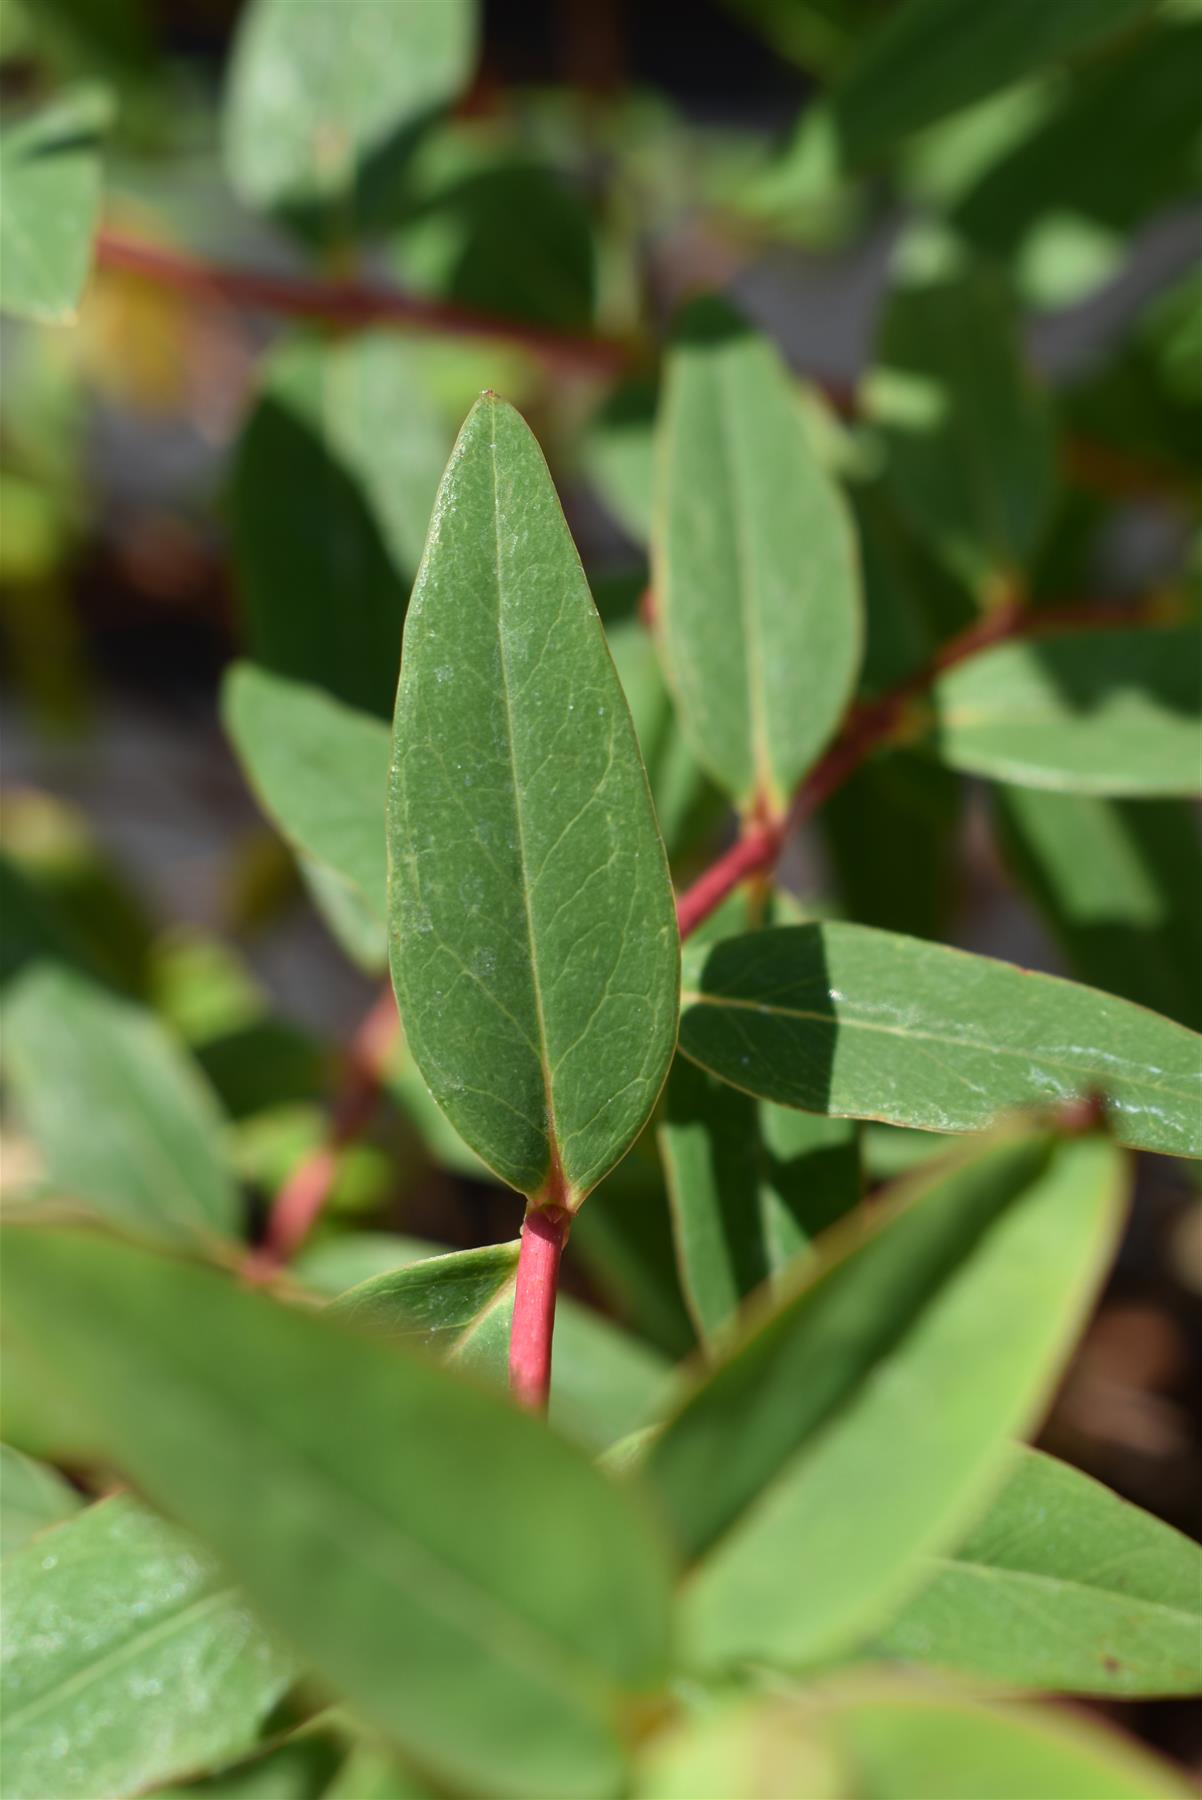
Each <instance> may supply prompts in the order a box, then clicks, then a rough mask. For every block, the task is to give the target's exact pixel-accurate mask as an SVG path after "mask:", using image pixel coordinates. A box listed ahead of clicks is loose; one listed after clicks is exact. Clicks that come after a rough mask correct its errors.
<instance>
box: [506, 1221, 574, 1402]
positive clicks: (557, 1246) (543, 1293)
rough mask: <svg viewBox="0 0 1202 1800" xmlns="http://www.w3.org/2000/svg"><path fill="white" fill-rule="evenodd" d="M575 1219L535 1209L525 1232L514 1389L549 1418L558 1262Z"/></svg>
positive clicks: (512, 1346)
mask: <svg viewBox="0 0 1202 1800" xmlns="http://www.w3.org/2000/svg"><path fill="white" fill-rule="evenodd" d="M571 1223H572V1215H571V1214H570V1213H569V1212H567V1211H565V1209H564V1208H563V1207H562V1206H531V1207H530V1208H529V1209H528V1211H527V1213H526V1218H525V1222H524V1224H523V1226H522V1245H521V1249H520V1250H519V1252H518V1278H517V1286H516V1288H515V1290H514V1296H513V1326H512V1328H511V1330H510V1333H509V1386H510V1390H511V1391H512V1393H513V1396H514V1399H515V1400H516V1401H517V1402H518V1404H519V1405H520V1406H525V1407H528V1408H529V1409H530V1411H531V1412H539V1413H542V1412H546V1410H547V1401H548V1399H549V1397H550V1393H551V1340H552V1337H553V1335H554V1331H555V1295H556V1292H557V1290H558V1287H559V1259H560V1257H561V1256H562V1255H563V1247H564V1245H565V1244H566V1242H567V1239H568V1230H569V1228H570V1226H571Z"/></svg>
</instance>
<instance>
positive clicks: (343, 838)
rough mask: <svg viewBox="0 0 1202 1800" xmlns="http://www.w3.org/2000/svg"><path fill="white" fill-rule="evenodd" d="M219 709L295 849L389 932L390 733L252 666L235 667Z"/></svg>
mask: <svg viewBox="0 0 1202 1800" xmlns="http://www.w3.org/2000/svg"><path fill="white" fill-rule="evenodd" d="M221 706H222V715H223V718H224V720H225V728H226V730H227V731H228V733H229V735H230V738H231V739H232V741H233V744H234V748H235V749H236V750H237V752H238V756H239V758H240V759H241V762H242V766H243V768H244V769H245V770H246V774H247V778H248V779H249V781H250V783H251V785H252V786H253V788H254V790H255V792H256V794H257V795H258V798H259V800H260V802H261V804H262V806H263V809H264V811H265V812H266V813H267V814H268V815H269V816H270V817H271V818H272V819H273V820H274V822H275V824H276V825H277V826H278V827H279V829H280V831H281V833H282V834H283V836H284V837H286V838H287V839H288V841H289V843H290V844H291V845H292V846H293V848H294V849H296V850H297V851H299V852H300V853H301V854H303V855H304V856H306V857H309V858H311V859H312V860H313V861H314V862H316V863H318V864H320V865H321V866H322V867H323V868H324V869H326V870H329V871H332V872H333V874H335V875H336V876H340V877H342V878H343V879H344V880H345V881H346V882H348V883H349V884H350V886H351V887H352V888H353V889H354V890H355V892H356V894H357V895H358V896H359V897H360V898H361V899H362V900H363V902H364V903H365V905H366V906H368V907H369V908H370V910H371V912H372V913H373V914H374V916H375V918H376V919H377V920H378V921H379V923H380V925H381V926H383V923H384V920H385V918H386V916H387V910H388V902H387V894H386V888H387V880H388V862H387V857H386V854H385V845H384V800H385V790H386V788H387V784H388V727H387V726H386V725H385V724H384V723H383V721H382V720H380V719H376V718H373V717H372V715H371V714H370V713H364V712H359V711H357V710H356V709H355V708H353V707H350V706H345V705H344V704H343V703H342V701H340V700H335V699H333V698H332V696H331V695H329V694H326V693H323V692H322V691H321V689H320V688H314V687H308V686H306V685H305V684H304V683H303V682H299V681H290V680H288V679H287V677H286V676H283V675H273V674H272V673H271V672H270V671H269V670H267V669H260V668H256V667H255V665H254V664H253V663H235V664H234V667H233V668H232V669H231V670H230V671H229V673H228V674H227V676H226V678H225V682H224V685H223V687H222V696H221Z"/></svg>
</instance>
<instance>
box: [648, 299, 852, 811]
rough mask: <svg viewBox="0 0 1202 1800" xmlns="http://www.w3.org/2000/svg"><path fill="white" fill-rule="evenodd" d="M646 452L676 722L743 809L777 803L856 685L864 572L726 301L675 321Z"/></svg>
mask: <svg viewBox="0 0 1202 1800" xmlns="http://www.w3.org/2000/svg"><path fill="white" fill-rule="evenodd" d="M657 454H658V459H659V461H658V473H659V481H658V488H657V497H656V529H655V533H654V539H653V579H654V588H655V599H656V616H657V620H658V627H659V630H660V633H661V636H662V643H663V651H664V657H665V663H666V667H667V672H668V678H669V683H670V685H671V687H672V689H673V691H674V694H675V697H676V700H677V703H678V705H679V708H680V719H681V727H682V729H683V731H684V733H685V736H686V738H687V740H688V741H689V743H690V744H691V746H692V748H693V750H694V752H695V754H696V755H697V757H698V759H699V760H700V761H701V762H702V763H703V764H704V765H705V767H706V768H707V769H708V770H709V772H710V773H711V774H712V775H713V777H714V779H715V780H716V781H717V782H719V783H720V785H721V786H722V787H723V788H724V789H725V790H726V791H727V792H728V793H729V794H730V795H731V797H732V798H733V799H734V800H735V801H736V802H737V804H738V805H739V806H740V807H741V808H743V809H744V810H748V809H750V808H752V807H753V806H754V805H755V804H756V803H757V802H760V803H762V804H764V805H766V806H769V807H771V808H774V809H780V808H781V807H783V806H784V805H785V804H786V803H787V801H788V799H789V797H790V795H791V794H792V791H793V789H794V787H795V786H796V785H797V783H798V781H799V780H800V778H801V776H802V775H803V774H804V773H805V771H806V769H807V768H808V766H809V765H810V763H811V762H812V761H813V760H814V758H815V757H816V756H817V754H818V752H819V751H820V750H821V749H822V747H823V745H824V744H825V743H826V741H827V739H828V738H829V737H830V735H831V733H832V731H833V730H834V728H835V726H836V725H837V724H838V722H839V719H840V717H841V715H842V713H843V710H844V708H845V706H846V704H847V700H848V698H849V696H850V693H851V690H852V687H853V684H854V682H855V677H856V671H857V669H858V667H859V661H860V649H861V618H860V588H859V574H858V570H857V563H856V551H855V542H854V536H853V533H852V527H851V522H850V518H849V516H848V514H847V511H846V509H845V507H844V505H843V502H842V500H841V498H840V496H839V494H838V491H837V490H836V489H835V487H834V486H833V484H832V483H831V481H830V480H829V478H828V476H827V475H826V473H825V471H824V470H823V468H822V466H821V464H820V462H819V460H818V458H817V455H816V453H815V451H814V449H813V446H812V444H811V441H810V437H809V434H808V432H807V430H806V427H805V423H804V420H803V415H802V409H801V401H800V397H799V395H798V394H797V393H796V392H795V390H794V386H793V382H792V378H791V376H790V375H789V372H788V370H787V369H786V368H785V366H784V364H783V362H782V361H781V360H780V357H779V356H778V354H777V352H776V350H775V349H774V348H773V346H772V345H771V344H770V343H768V342H767V341H766V340H765V339H763V338H761V337H759V336H757V335H756V333H755V332H753V331H752V330H751V328H750V327H749V326H748V325H747V324H746V323H745V322H744V321H743V320H742V319H740V318H739V317H738V315H737V314H736V313H734V312H732V311H731V310H730V308H729V307H727V306H726V304H725V303H724V302H723V301H720V300H717V299H713V298H707V299H704V300H699V301H697V302H695V303H694V305H693V306H692V307H690V309H689V310H688V312H687V313H686V314H685V316H684V319H683V322H682V324H681V326H680V329H679V331H678V333H677V336H676V339H675V343H674V347H673V349H672V352H671V354H670V357H669V366H668V380H667V392H666V397H665V401H664V407H663V416H662V419H661V423H660V435H659V442H658V447H657Z"/></svg>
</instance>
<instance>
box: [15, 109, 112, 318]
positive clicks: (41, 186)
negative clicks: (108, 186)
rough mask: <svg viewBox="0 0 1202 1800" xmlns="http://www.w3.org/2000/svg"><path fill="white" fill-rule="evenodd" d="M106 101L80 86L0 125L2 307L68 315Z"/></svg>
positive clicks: (94, 195)
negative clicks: (2, 127) (24, 116)
mask: <svg viewBox="0 0 1202 1800" xmlns="http://www.w3.org/2000/svg"><path fill="white" fill-rule="evenodd" d="M106 113H107V107H106V104H105V101H104V98H103V96H102V95H100V94H99V93H98V92H91V91H87V90H83V89H81V90H79V91H78V92H77V93H74V94H70V93H69V94H66V95H64V96H63V97H62V98H61V99H60V100H58V101H56V102H55V103H54V104H53V105H52V106H48V107H46V108H45V109H44V110H43V111H41V112H37V113H34V114H33V115H32V117H30V118H28V119H21V120H18V121H17V122H15V123H13V124H6V125H5V127H4V129H3V131H0V185H2V186H3V188H4V206H3V209H2V210H0V308H2V309H3V310H4V311H5V312H9V313H17V314H19V315H20V316H22V317H24V318H29V319H38V320H41V321H42V322H44V323H50V324H61V323H64V322H66V321H69V320H70V319H71V318H72V316H73V314H74V312H75V306H76V303H77V301H78V300H79V296H80V294H81V293H82V291H83V285H84V281H85V279H86V277H87V273H88V265H89V264H90V262H91V260H92V232H93V230H94V229H95V225H96V218H97V214H98V213H99V210H100V156H99V138H100V128H101V126H102V125H103V123H104V120H105V117H106Z"/></svg>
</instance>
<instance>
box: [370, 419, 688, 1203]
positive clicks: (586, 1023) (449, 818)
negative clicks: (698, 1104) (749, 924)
mask: <svg viewBox="0 0 1202 1800" xmlns="http://www.w3.org/2000/svg"><path fill="white" fill-rule="evenodd" d="M389 831H390V848H391V907H392V942H391V954H392V967H393V982H394V985H395V987H396V992H397V1002H398V1005H399V1007H400V1011H401V1017H402V1020H403V1023H404V1026H405V1032H406V1036H407V1038H408V1042H409V1048H410V1050H411V1051H412V1053H413V1057H414V1060H415V1061H416V1063H417V1065H418V1067H419V1068H420V1069H421V1071H422V1074H423V1075H424V1077H425V1079H426V1081H427V1083H428V1085H429V1087H430V1090H431V1092H432V1093H433V1094H434V1097H435V1098H436V1099H437V1100H438V1102H439V1104H440V1105H441V1106H442V1108H443V1110H444V1111H445V1112H446V1114H447V1116H448V1117H449V1118H450V1120H451V1122H452V1124H453V1125H454V1126H455V1128H456V1130H457V1131H459V1132H460V1133H461V1135H462V1136H463V1137H464V1138H465V1139H466V1140H467V1142H468V1143H469V1144H470V1145H471V1146H472V1148H473V1149H475V1150H476V1151H477V1152H478V1153H479V1155H480V1156H481V1157H482V1158H483V1160H484V1161H485V1162H486V1163H487V1164H488V1165H489V1166H490V1168H492V1169H494V1170H495V1171H496V1172H497V1173H498V1174H499V1175H500V1176H501V1177H502V1178H503V1179H504V1180H506V1181H507V1182H509V1183H510V1185H511V1186H513V1187H516V1188H518V1189H519V1190H520V1191H521V1192H523V1193H527V1194H531V1195H534V1194H539V1193H543V1194H549V1193H550V1192H551V1188H552V1186H554V1187H555V1189H556V1190H557V1191H558V1188H559V1186H560V1180H559V1174H558V1170H557V1166H556V1165H558V1167H559V1169H561V1170H562V1184H563V1187H564V1189H565V1191H564V1193H563V1194H562V1195H559V1196H558V1197H559V1198H560V1199H562V1200H563V1202H564V1203H565V1204H567V1205H569V1206H574V1205H575V1204H577V1203H578V1201H579V1200H580V1199H581V1198H582V1197H583V1195H584V1194H586V1193H587V1192H588V1191H589V1190H590V1188H592V1187H594V1186H595V1185H596V1183H597V1182H598V1181H599V1180H600V1179H601V1177H602V1176H603V1175H604V1174H605V1173H606V1171H607V1170H608V1169H609V1168H611V1167H612V1166H613V1164H614V1163H615V1162H617V1161H618V1159H619V1158H620V1157H621V1156H622V1155H623V1154H624V1152H625V1151H626V1150H627V1148H628V1147H629V1145H630V1143H631V1141H632V1140H633V1138H634V1137H635V1136H636V1134H637V1133H638V1131H639V1129H640V1127H641V1126H642V1124H643V1122H644V1121H645V1119H646V1118H647V1115H648V1114H649V1112H650V1110H651V1108H652V1106H653V1105H654V1103H655V1099H656V1096H657V1094H658V1092H659V1089H660V1086H661V1084H662V1082H663V1079H664V1076H665V1074H666V1073H667V1066H668V1063H669V1061H670V1059H671V1055H672V1048H673V1044H674V1041H675V1030H676V994H677V979H678V977H677V958H678V949H677V938H676V924H675V912H674V907H673V901H672V891H671V887H670V885H669V882H668V873H667V863H666V860H665V857H664V850H663V844H662V841H661V839H660V836H659V832H658V830H657V828H656V823H655V815H654V811H653V808H652V804H651V797H650V794H649V792H648V789H647V781H646V776H645V774H644V771H643V767H642V763H641V761H640V759H639V752H638V745H637V741H636V739H635V736H634V731H633V727H632V725H631V722H630V714H629V712H628V710H627V707H626V703H625V700H624V698H623V696H622V690H621V688H620V686H619V684H618V681H617V677H616V675H615V673H614V669H613V664H612V662H611V660H610V657H609V653H608V651H607V650H606V647H605V640H604V636H603V633H602V631H601V626H600V621H599V620H598V618H597V615H596V612H595V610H594V608H593V605H592V601H591V599H590V597H589V593H588V588H587V585H586V583H585V580H584V576H583V572H582V570H581V568H580V563H579V559H578V558H577V555H576V551H575V547H574V545H573V544H572V540H571V538H570V536H569V534H568V530H567V526H566V524H565V523H564V519H563V514H562V513H561V512H560V509H559V503H558V500H557V498H556V495H555V490H554V488H553V486H552V485H551V480H550V477H549V475H548V473H547V468H546V464H545V463H544V462H543V459H542V454H541V452H540V450H539V448H538V445H537V443H536V442H535V440H534V438H533V436H532V435H531V433H530V431H529V430H528V428H527V427H526V425H525V424H524V422H523V421H522V419H521V418H520V417H519V415H518V414H517V413H516V412H514V411H513V409H512V408H511V407H508V406H506V405H504V404H503V403H502V402H499V401H498V400H496V398H495V397H494V396H492V395H491V394H486V395H485V396H484V397H483V398H482V399H481V400H480V401H479V402H478V404H477V405H476V407H475V408H474V409H473V411H472V413H471V414H470V415H469V418H468V420H467V423H466V424H465V426H464V428H463V431H462V432H461V434H460V437H459V442H458V444H457V446H456V449H455V452H454V454H453V456H452V458H451V461H450V463H449V465H448V468H447V473H446V476H445V478H444V480H443V485H442V487H441V489H440V490H439V498H438V501H437V503H436V507H435V512H434V519H433V523H432V526H431V532H430V541H429V545H428V547H427V551H426V555H425V557H424V559H423V562H422V569H421V574H420V575H419V577H418V582H417V586H416V587H415V589H414V595H413V604H412V607H411V609H410V613H409V619H408V622H407V625H406V631H405V655H404V661H403V664H402V669H401V682H400V688H399V690H398V694H397V712H396V737H395V750H394V762H393V776H392V792H391V800H390V812H389Z"/></svg>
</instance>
